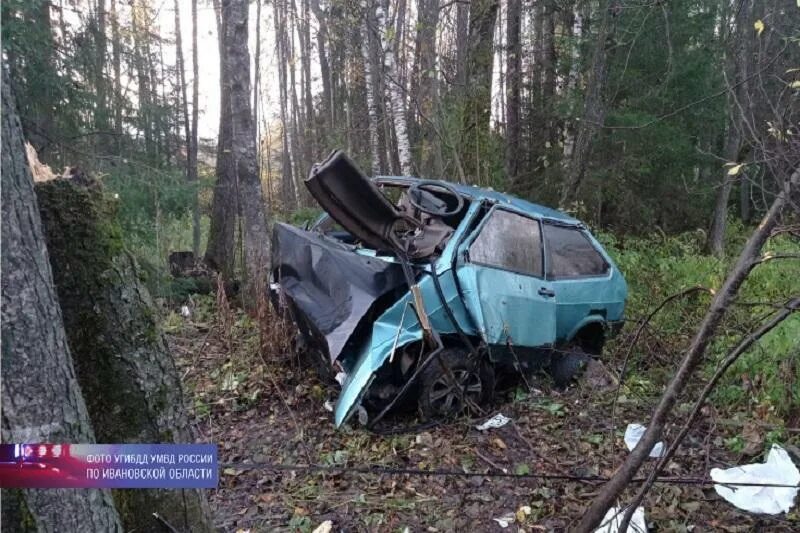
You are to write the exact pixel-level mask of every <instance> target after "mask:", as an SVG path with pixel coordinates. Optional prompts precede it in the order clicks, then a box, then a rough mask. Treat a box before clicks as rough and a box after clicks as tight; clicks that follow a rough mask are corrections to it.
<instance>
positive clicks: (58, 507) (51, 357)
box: [0, 69, 122, 532]
mask: <svg viewBox="0 0 800 533" xmlns="http://www.w3.org/2000/svg"><path fill="white" fill-rule="evenodd" d="M2 81H3V83H2V142H3V149H2V187H1V189H2V202H3V221H2V241H3V254H2V269H3V277H2V347H3V349H2V360H1V361H0V364H1V365H2V368H3V373H2V396H1V397H0V398H2V405H3V418H2V440H3V442H7V443H13V442H18V443H19V442H82V443H93V442H95V440H94V432H93V431H92V426H91V424H90V422H89V414H88V412H87V409H86V404H85V403H84V399H83V396H82V395H81V390H80V388H79V385H78V381H77V379H76V378H75V369H74V367H73V364H72V359H71V357H70V350H69V347H68V345H67V337H66V334H65V332H64V325H63V322H62V315H61V308H60V307H59V304H58V300H57V299H56V292H55V288H54V286H53V275H52V271H51V269H50V263H49V261H48V251H47V248H46V246H45V240H44V236H43V234H42V226H41V221H40V218H39V210H38V206H37V202H36V196H35V194H34V190H33V178H32V176H31V173H30V169H29V168H28V162H27V158H26V155H25V147H24V145H23V139H22V126H21V125H20V122H19V117H18V115H17V110H16V104H15V102H14V100H13V98H14V97H13V95H12V93H11V87H10V85H9V83H8V81H9V80H8V79H7V74H6V71H5V69H3V80H2ZM32 369H35V371H32ZM15 496H21V500H22V501H20V499H17V498H16V497H15ZM14 500H16V501H14ZM15 508H16V512H14V511H15ZM14 517H16V518H19V517H24V518H25V521H26V522H28V524H30V522H29V520H30V521H32V522H33V527H35V529H36V530H38V531H45V532H49V531H81V530H89V531H122V526H121V525H120V521H119V516H118V515H117V511H116V510H115V508H114V503H113V501H112V499H111V495H110V493H109V492H108V491H106V490H96V489H87V490H69V489H58V490H55V489H48V490H26V491H19V492H9V493H5V494H3V519H2V522H3V526H4V527H5V528H8V529H10V530H14V529H20V530H23V529H25V527H26V524H25V523H19V522H17V523H14V522H12V521H11V520H12V519H13V518H14Z"/></svg>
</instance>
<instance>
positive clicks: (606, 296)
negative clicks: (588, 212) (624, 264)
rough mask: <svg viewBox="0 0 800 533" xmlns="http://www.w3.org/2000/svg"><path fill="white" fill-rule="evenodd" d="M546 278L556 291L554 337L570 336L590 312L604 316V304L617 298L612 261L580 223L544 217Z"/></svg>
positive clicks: (566, 337) (563, 339)
mask: <svg viewBox="0 0 800 533" xmlns="http://www.w3.org/2000/svg"><path fill="white" fill-rule="evenodd" d="M542 229H543V234H544V244H545V264H546V278H547V280H548V281H549V282H550V283H551V286H552V289H553V290H554V292H555V293H556V294H557V295H558V303H557V306H556V307H557V309H556V339H557V341H558V342H563V341H568V340H570V336H571V335H572V334H574V333H575V330H576V329H577V328H578V327H579V326H580V325H581V323H582V321H584V320H585V319H586V318H587V317H589V316H596V317H598V318H602V319H603V320H605V318H607V316H606V315H607V309H606V308H607V306H608V304H609V303H610V302H615V301H617V300H619V295H618V294H617V292H618V290H617V285H616V284H612V283H609V278H610V276H611V275H612V272H611V265H610V264H609V262H608V261H606V259H605V258H604V257H603V255H602V254H601V253H600V251H599V250H598V249H597V245H596V244H595V243H594V242H592V239H591V238H590V236H589V234H588V233H587V231H586V230H585V229H584V228H582V227H581V226H576V225H565V224H558V223H555V222H551V221H544V224H543V227H542Z"/></svg>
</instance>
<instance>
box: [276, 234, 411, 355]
mask: <svg viewBox="0 0 800 533" xmlns="http://www.w3.org/2000/svg"><path fill="white" fill-rule="evenodd" d="M272 271H273V275H274V279H275V281H277V282H278V283H279V284H280V286H281V289H282V293H283V296H284V297H285V298H286V300H287V304H288V305H289V306H290V308H291V310H292V313H293V315H294V316H293V318H294V320H295V322H296V323H297V325H298V327H299V328H300V331H301V333H302V334H303V335H304V336H305V337H306V340H308V341H310V342H312V343H313V344H314V345H315V346H316V347H317V348H319V349H322V350H323V351H324V352H325V353H326V355H327V356H328V357H329V358H330V361H331V362H333V361H335V360H336V359H337V358H338V357H339V356H340V355H341V354H342V351H343V350H344V348H345V345H346V344H347V341H348V340H349V339H350V338H351V336H352V335H353V333H354V332H355V331H356V329H357V328H358V325H359V323H360V322H361V320H362V319H363V318H364V317H365V316H366V315H367V314H368V313H369V311H370V309H371V308H372V307H373V305H374V304H375V303H376V301H378V300H379V299H380V298H381V297H382V296H384V295H389V294H390V293H391V292H392V291H394V290H395V289H396V288H398V287H400V286H401V285H405V283H406V282H405V278H404V277H403V271H402V267H401V266H400V265H398V264H395V263H390V262H386V261H382V260H380V259H376V258H374V257H368V256H364V255H360V254H358V253H355V252H354V248H353V247H352V246H349V245H346V244H343V243H341V242H338V241H336V240H334V239H331V238H328V237H325V236H324V235H322V234H321V233H317V232H311V231H305V230H302V229H298V228H296V227H294V226H291V225H289V224H282V223H277V224H275V227H274V229H273V267H272Z"/></svg>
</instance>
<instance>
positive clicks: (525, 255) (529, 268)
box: [469, 209, 542, 277]
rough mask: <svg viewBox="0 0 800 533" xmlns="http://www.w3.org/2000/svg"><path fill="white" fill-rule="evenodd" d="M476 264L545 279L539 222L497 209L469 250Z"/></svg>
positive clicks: (472, 260)
mask: <svg viewBox="0 0 800 533" xmlns="http://www.w3.org/2000/svg"><path fill="white" fill-rule="evenodd" d="M469 259H470V261H471V262H473V263H480V264H482V265H486V266H492V267H497V268H503V269H506V270H512V271H514V272H519V273H522V274H529V275H532V276H537V277H542V234H541V229H540V227H539V221H538V220H534V219H532V218H528V217H524V216H522V215H518V214H516V213H512V212H510V211H505V210H503V209H495V210H494V211H493V212H492V213H491V214H490V215H489V220H487V221H486V223H485V224H484V226H483V228H482V229H481V232H480V234H479V235H478V236H477V237H476V238H475V240H474V241H473V242H472V245H471V246H470V248H469Z"/></svg>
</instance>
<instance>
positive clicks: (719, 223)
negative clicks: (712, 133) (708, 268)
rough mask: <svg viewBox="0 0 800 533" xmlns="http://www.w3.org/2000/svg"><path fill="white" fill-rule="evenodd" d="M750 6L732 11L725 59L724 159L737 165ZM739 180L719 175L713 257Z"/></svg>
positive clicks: (711, 241) (717, 252) (746, 0)
mask: <svg viewBox="0 0 800 533" xmlns="http://www.w3.org/2000/svg"><path fill="white" fill-rule="evenodd" d="M752 11H753V4H752V2H751V1H750V0H744V1H743V2H742V4H741V6H740V8H739V9H738V10H737V11H736V13H735V15H734V17H735V21H736V23H735V31H734V34H733V38H732V39H730V42H731V46H733V47H734V48H733V50H731V51H730V53H729V56H728V71H729V72H730V74H729V75H728V76H727V81H729V82H730V83H733V84H734V87H732V88H731V89H730V94H729V95H728V121H727V122H728V133H727V138H726V140H725V149H724V157H725V159H726V160H727V161H728V162H729V163H739V162H740V161H739V151H740V149H741V145H742V117H741V112H740V106H745V105H747V103H746V102H745V100H746V99H747V97H748V94H747V93H748V90H747V83H746V79H747V75H748V70H749V68H748V66H749V65H748V63H749V49H750V47H749V42H750V35H751V34H752V32H753V26H752V23H751V22H752V20H751V19H752V18H753V17H752ZM736 179H739V178H736V177H734V176H729V175H728V168H727V167H726V168H725V170H724V171H723V174H722V180H721V182H720V185H719V188H718V189H717V198H716V202H715V205H714V213H713V215H712V218H711V228H710V230H709V232H708V243H707V248H708V251H709V252H711V253H712V254H714V255H715V256H717V257H722V255H724V253H725V228H726V227H727V221H728V220H727V218H728V201H729V199H730V195H731V188H732V187H733V181H734V180H736Z"/></svg>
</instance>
